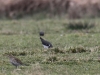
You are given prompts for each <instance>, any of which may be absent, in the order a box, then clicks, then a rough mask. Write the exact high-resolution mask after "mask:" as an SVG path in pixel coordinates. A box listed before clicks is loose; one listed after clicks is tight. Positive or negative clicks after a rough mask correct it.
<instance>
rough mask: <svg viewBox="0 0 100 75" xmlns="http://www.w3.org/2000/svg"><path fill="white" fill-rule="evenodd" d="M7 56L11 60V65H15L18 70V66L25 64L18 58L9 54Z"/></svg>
mask: <svg viewBox="0 0 100 75" xmlns="http://www.w3.org/2000/svg"><path fill="white" fill-rule="evenodd" d="M7 56H8V58H9V60H10V63H11V64H12V65H14V66H15V67H16V68H17V67H18V66H20V65H23V63H22V62H21V60H20V59H18V58H16V57H14V56H13V55H11V54H8V55H7Z"/></svg>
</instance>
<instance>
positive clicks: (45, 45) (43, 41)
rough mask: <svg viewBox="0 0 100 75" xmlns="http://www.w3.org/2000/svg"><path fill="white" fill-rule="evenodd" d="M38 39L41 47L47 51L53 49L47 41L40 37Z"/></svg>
mask: <svg viewBox="0 0 100 75" xmlns="http://www.w3.org/2000/svg"><path fill="white" fill-rule="evenodd" d="M40 39H41V42H42V45H43V46H44V48H47V49H48V48H51V47H53V46H52V44H51V43H50V42H49V41H46V40H44V39H43V38H41V37H40Z"/></svg>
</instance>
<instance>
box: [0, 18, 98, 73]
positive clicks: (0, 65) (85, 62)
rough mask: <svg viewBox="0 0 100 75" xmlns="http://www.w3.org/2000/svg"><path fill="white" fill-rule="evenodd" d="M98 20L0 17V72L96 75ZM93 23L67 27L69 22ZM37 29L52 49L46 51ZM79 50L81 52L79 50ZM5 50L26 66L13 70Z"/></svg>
mask: <svg viewBox="0 0 100 75" xmlns="http://www.w3.org/2000/svg"><path fill="white" fill-rule="evenodd" d="M99 20H100V19H99V18H96V19H80V20H68V19H63V18H61V19H59V18H54V19H49V18H47V19H42V20H36V19H32V18H31V19H18V20H0V59H1V60H0V75H14V74H15V75H99V74H100V71H99V69H100V62H99V60H100V59H99V56H100V46H99V44H100V34H99V32H100V21H99ZM80 21H82V22H85V21H87V22H88V23H91V22H92V23H93V24H94V26H93V27H92V28H88V29H78V30H77V29H70V28H68V27H67V25H68V24H69V23H70V22H71V23H74V22H80ZM39 31H44V32H45V36H44V38H45V39H47V40H49V41H50V42H51V43H52V44H53V46H54V48H52V49H49V50H48V51H45V49H43V46H42V45H41V41H40V39H39ZM81 51H82V52H81ZM5 53H11V54H13V55H14V56H16V57H17V58H19V59H21V60H22V62H23V63H25V64H28V66H20V68H21V70H16V69H15V67H14V66H13V65H11V64H10V63H9V60H8V58H7V57H6V56H4V54H5Z"/></svg>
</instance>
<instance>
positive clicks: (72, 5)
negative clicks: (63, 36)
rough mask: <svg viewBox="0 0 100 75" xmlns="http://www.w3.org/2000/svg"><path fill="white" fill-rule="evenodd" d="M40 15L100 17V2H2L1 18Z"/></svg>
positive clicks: (87, 0) (95, 0) (70, 0)
mask: <svg viewBox="0 0 100 75" xmlns="http://www.w3.org/2000/svg"><path fill="white" fill-rule="evenodd" d="M76 9H77V10H76ZM38 13H39V14H42V15H44V16H45V17H53V16H56V15H57V16H65V15H66V16H65V17H68V18H72V19H74V18H85V17H86V18H87V17H88V18H91V17H92V18H93V17H97V16H98V17H99V16H100V0H16V1H15V0H6V1H4V0H0V16H1V17H8V18H21V17H23V16H27V15H33V16H34V15H37V14H38Z"/></svg>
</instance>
